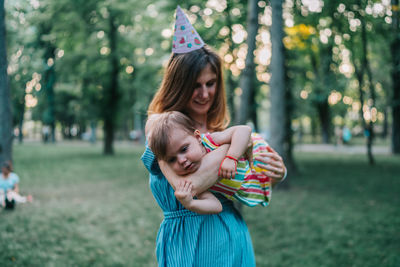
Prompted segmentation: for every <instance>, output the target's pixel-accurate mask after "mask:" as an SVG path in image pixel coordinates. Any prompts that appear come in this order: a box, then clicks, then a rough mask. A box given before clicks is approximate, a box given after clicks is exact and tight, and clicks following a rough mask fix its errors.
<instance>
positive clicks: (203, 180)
mask: <svg viewBox="0 0 400 267" xmlns="http://www.w3.org/2000/svg"><path fill="white" fill-rule="evenodd" d="M228 149H229V145H222V146H220V147H218V148H217V149H216V150H214V151H211V152H210V153H207V154H206V155H205V156H204V157H203V159H202V161H201V165H200V167H199V169H198V170H197V171H196V172H195V173H192V174H189V175H187V176H178V175H177V174H176V173H174V172H173V171H172V170H171V168H170V167H169V166H168V164H167V163H166V162H164V161H162V160H159V161H158V164H159V166H160V169H161V171H162V173H163V174H164V176H165V178H167V180H168V182H169V184H170V185H171V186H172V187H173V188H174V189H176V188H177V187H178V185H179V182H180V181H182V179H185V180H188V181H190V182H191V183H192V195H193V196H195V195H198V194H200V193H202V192H204V191H206V190H207V189H208V188H210V187H211V186H212V185H214V184H215V183H216V182H217V181H218V169H219V166H220V164H221V162H222V160H223V159H224V157H225V155H226V152H227V151H228Z"/></svg>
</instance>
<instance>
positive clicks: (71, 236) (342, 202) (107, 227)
mask: <svg viewBox="0 0 400 267" xmlns="http://www.w3.org/2000/svg"><path fill="white" fill-rule="evenodd" d="M101 150H102V149H101V146H100V144H99V145H96V146H90V145H86V144H83V145H82V144H81V143H79V144H77V143H71V144H56V145H42V144H23V145H15V146H14V158H15V159H14V162H15V163H14V165H15V166H14V167H15V170H16V172H17V173H18V175H19V176H20V178H21V184H20V188H21V193H22V194H28V193H30V194H32V195H33V197H34V202H33V203H30V204H20V205H19V206H18V207H17V208H16V210H14V211H12V212H8V211H4V210H1V211H0V266H156V259H155V252H154V250H155V238H156V234H157V230H158V226H159V224H160V222H161V221H162V217H163V215H162V213H161V210H160V209H159V207H158V206H157V204H156V202H155V201H154V199H153V197H152V195H151V192H150V189H149V187H148V174H147V172H146V170H145V168H144V167H143V165H142V163H141V162H140V160H139V157H140V155H141V153H142V151H143V147H142V146H135V145H128V146H125V147H122V146H117V147H116V152H117V154H116V155H115V156H113V157H105V156H102V155H101ZM296 160H297V163H298V166H299V169H300V171H301V176H298V177H295V178H293V179H291V180H290V181H289V183H290V189H289V190H287V191H286V190H285V191H284V190H275V191H274V192H273V200H272V204H271V205H270V207H267V208H262V207H256V208H244V209H243V215H244V217H245V220H246V222H247V224H248V226H249V229H250V232H251V236H252V239H253V244H254V248H255V253H256V260H257V266H296V267H297V266H400V215H399V214H400V158H399V157H392V156H377V165H376V166H374V167H370V166H368V165H367V163H366V157H365V156H364V155H359V156H357V155H356V156H355V155H329V154H311V153H302V154H296Z"/></svg>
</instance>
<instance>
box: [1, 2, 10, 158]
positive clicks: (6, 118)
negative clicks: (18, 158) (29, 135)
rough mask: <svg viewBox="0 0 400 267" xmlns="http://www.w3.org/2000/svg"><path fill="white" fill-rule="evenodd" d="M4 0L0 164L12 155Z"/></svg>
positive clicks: (2, 4)
mask: <svg viewBox="0 0 400 267" xmlns="http://www.w3.org/2000/svg"><path fill="white" fill-rule="evenodd" d="M7 66H8V64H7V49H6V24H5V8H4V0H0V164H3V162H4V161H7V160H11V156H12V115H11V101H10V89H9V87H8V75H7Z"/></svg>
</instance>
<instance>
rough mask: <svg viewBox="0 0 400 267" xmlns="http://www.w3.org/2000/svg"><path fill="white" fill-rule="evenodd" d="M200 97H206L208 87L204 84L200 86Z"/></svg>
mask: <svg viewBox="0 0 400 267" xmlns="http://www.w3.org/2000/svg"><path fill="white" fill-rule="evenodd" d="M200 97H201V98H203V99H205V98H208V88H207V86H206V85H205V84H204V85H203V86H201V88H200Z"/></svg>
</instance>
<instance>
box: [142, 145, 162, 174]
mask: <svg viewBox="0 0 400 267" xmlns="http://www.w3.org/2000/svg"><path fill="white" fill-rule="evenodd" d="M141 160H142V162H143V164H144V166H145V167H146V169H147V170H148V171H149V172H150V173H151V174H154V175H158V174H160V173H161V169H160V166H158V162H157V159H156V157H155V156H154V153H153V151H151V149H150V148H149V146H148V145H147V144H146V150H145V151H144V153H143V155H142V157H141Z"/></svg>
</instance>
